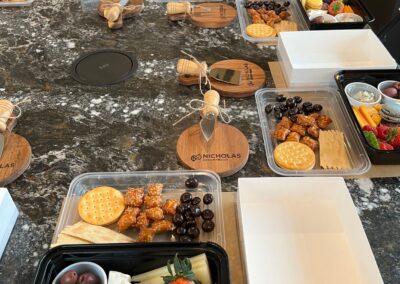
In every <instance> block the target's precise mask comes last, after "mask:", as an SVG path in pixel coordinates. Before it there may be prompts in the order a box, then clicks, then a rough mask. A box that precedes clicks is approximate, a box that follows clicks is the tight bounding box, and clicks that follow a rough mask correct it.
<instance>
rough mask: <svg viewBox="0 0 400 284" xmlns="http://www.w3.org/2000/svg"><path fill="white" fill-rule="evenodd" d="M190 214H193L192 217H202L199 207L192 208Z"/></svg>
mask: <svg viewBox="0 0 400 284" xmlns="http://www.w3.org/2000/svg"><path fill="white" fill-rule="evenodd" d="M190 212H191V213H192V215H193V216H194V217H200V215H201V209H200V207H199V206H192V208H191V209H190Z"/></svg>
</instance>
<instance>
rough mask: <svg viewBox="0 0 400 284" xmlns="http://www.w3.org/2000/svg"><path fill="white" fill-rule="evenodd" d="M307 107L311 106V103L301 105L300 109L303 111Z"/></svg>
mask: <svg viewBox="0 0 400 284" xmlns="http://www.w3.org/2000/svg"><path fill="white" fill-rule="evenodd" d="M309 106H312V103H310V102H304V103H303V105H302V108H303V110H304V109H305V108H306V107H309Z"/></svg>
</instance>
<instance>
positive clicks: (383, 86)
mask: <svg viewBox="0 0 400 284" xmlns="http://www.w3.org/2000/svg"><path fill="white" fill-rule="evenodd" d="M396 82H398V81H393V80H387V81H383V82H380V83H379V85H378V91H379V93H380V94H381V95H382V103H385V104H390V103H395V104H397V105H399V106H400V99H394V98H391V97H388V96H386V95H385V94H384V93H383V90H384V89H386V88H389V87H391V86H392V85H393V84H394V83H396Z"/></svg>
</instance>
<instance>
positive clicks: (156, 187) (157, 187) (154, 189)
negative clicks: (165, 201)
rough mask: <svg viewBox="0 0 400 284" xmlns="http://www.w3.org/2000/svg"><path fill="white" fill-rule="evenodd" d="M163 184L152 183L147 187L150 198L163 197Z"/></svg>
mask: <svg viewBox="0 0 400 284" xmlns="http://www.w3.org/2000/svg"><path fill="white" fill-rule="evenodd" d="M163 187H164V186H163V184H162V183H151V184H149V185H148V187H147V195H149V196H161V193H162V190H163Z"/></svg>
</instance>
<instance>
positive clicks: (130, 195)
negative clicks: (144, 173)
mask: <svg viewBox="0 0 400 284" xmlns="http://www.w3.org/2000/svg"><path fill="white" fill-rule="evenodd" d="M143 197H144V188H128V191H127V192H126V193H125V196H124V202H125V205H127V206H134V207H140V206H142V204H143Z"/></svg>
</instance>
